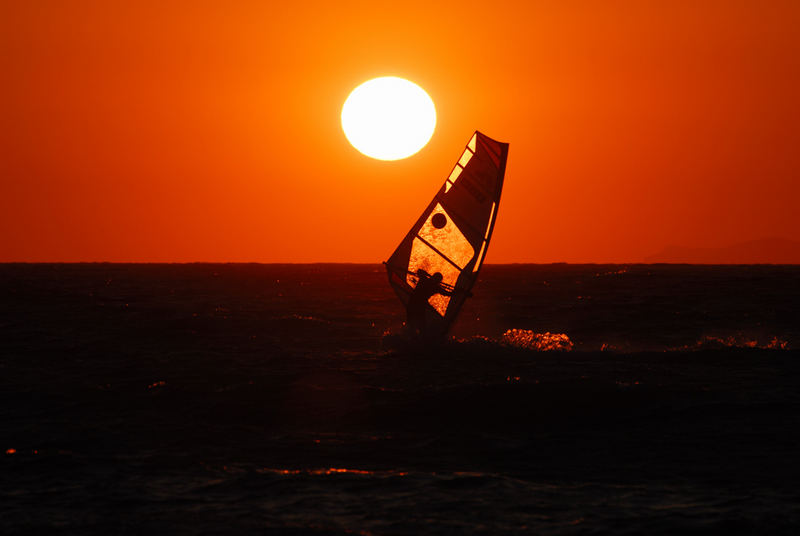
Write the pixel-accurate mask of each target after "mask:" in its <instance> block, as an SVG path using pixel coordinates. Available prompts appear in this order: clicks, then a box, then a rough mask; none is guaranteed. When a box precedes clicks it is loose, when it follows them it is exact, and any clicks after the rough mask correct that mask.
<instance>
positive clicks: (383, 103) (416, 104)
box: [342, 76, 436, 160]
mask: <svg viewBox="0 0 800 536" xmlns="http://www.w3.org/2000/svg"><path fill="white" fill-rule="evenodd" d="M435 127H436V108H435V107H434V105H433V100H431V98H430V97H429V96H428V94H427V93H426V92H425V90H424V89H422V88H421V87H419V86H418V85H417V84H415V83H413V82H410V81H408V80H405V79H403V78H398V77H395V76H384V77H381V78H374V79H372V80H369V81H367V82H364V83H363V84H361V85H360V86H358V87H357V88H355V89H354V90H353V91H352V93H350V96H349V97H347V100H346V101H345V103H344V106H343V107H342V129H343V130H344V135H345V136H346V137H347V140H348V141H349V142H350V143H351V144H352V145H353V147H355V148H356V149H358V150H359V151H360V152H361V153H363V154H365V155H367V156H369V157H372V158H376V159H378V160H399V159H401V158H407V157H409V156H411V155H413V154H414V153H416V152H417V151H419V150H420V149H422V148H423V147H425V145H426V144H427V143H428V141H429V140H430V139H431V136H433V130H434V128H435Z"/></svg>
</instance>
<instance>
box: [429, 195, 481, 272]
mask: <svg viewBox="0 0 800 536" xmlns="http://www.w3.org/2000/svg"><path fill="white" fill-rule="evenodd" d="M437 216H441V218H438V217H437ZM437 224H442V226H441V227H437ZM419 237H420V238H421V239H423V240H424V241H425V242H427V243H428V244H430V245H431V246H433V247H434V248H436V249H437V250H438V251H440V252H441V253H442V255H444V256H445V257H446V258H447V259H449V260H450V262H452V263H453V264H455V265H456V266H458V267H459V268H464V266H466V265H467V264H468V263H469V261H471V260H472V258H473V257H474V256H475V249H474V248H473V247H472V244H470V243H469V240H467V237H466V236H464V233H462V232H461V229H459V228H458V226H457V225H456V224H455V222H453V219H452V218H450V217H449V215H448V214H447V212H446V211H445V210H444V207H442V205H441V204H439V203H437V204H436V208H435V209H434V211H433V213H432V214H431V216H430V217H429V218H428V220H427V221H426V222H425V223H424V224H423V225H422V227H421V228H420V230H419Z"/></svg>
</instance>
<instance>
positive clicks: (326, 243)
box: [0, 1, 800, 263]
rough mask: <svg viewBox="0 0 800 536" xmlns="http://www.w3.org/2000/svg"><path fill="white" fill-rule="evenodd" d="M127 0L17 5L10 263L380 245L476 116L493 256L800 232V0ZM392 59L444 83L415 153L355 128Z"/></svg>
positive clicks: (8, 107) (10, 103)
mask: <svg viewBox="0 0 800 536" xmlns="http://www.w3.org/2000/svg"><path fill="white" fill-rule="evenodd" d="M120 4H122V3H118V2H108V1H99V2H79V1H74V2H55V1H53V2H3V3H2V5H1V6H0V76H2V81H1V82H2V84H1V85H0V95H2V101H1V102H0V110H1V111H2V115H0V117H1V118H2V124H3V127H2V129H0V181H2V183H1V184H2V195H1V196H0V261H104V260H106V261H144V262H149V261H153V262H159V261H175V262H183V261H232V262H238V261H257V262H311V261H332V262H380V261H382V260H385V259H386V258H388V256H389V255H390V254H391V252H392V251H393V250H394V248H395V247H396V246H397V244H398V243H399V242H400V240H401V238H402V237H403V235H404V234H405V233H406V231H407V230H408V228H409V227H410V226H411V224H412V223H413V222H414V221H415V219H416V218H417V217H418V216H419V214H420V213H421V211H422V210H423V208H424V207H425V206H426V205H427V203H428V202H429V201H430V199H431V198H432V196H433V194H434V193H435V192H436V191H437V189H438V188H439V187H440V186H441V183H442V181H443V180H444V178H445V177H446V175H447V174H448V173H449V171H450V169H451V168H452V166H453V164H454V163H455V161H456V160H457V158H458V156H459V154H460V152H461V150H462V147H463V145H464V144H465V143H466V141H467V140H468V138H469V136H470V135H471V133H472V131H473V130H475V129H478V130H481V131H482V132H484V133H486V134H487V135H489V136H492V137H494V138H496V139H498V140H500V141H504V142H508V143H510V144H511V147H510V152H509V161H508V168H507V173H506V186H505V191H504V194H503V198H502V202H501V205H500V211H499V216H498V221H497V226H496V228H495V232H494V239H493V243H492V247H491V248H490V249H489V253H488V255H487V262H490V263H491V262H493V263H498V262H558V261H565V262H606V261H616V262H629V261H640V260H642V258H644V257H645V256H647V255H650V254H652V253H654V252H657V251H659V250H661V249H662V248H663V247H664V246H666V245H668V244H680V245H684V246H689V247H710V246H721V245H728V244H731V243H734V242H738V241H744V240H752V239H757V238H761V237H766V236H781V237H785V238H789V239H793V240H800V215H798V214H800V211H798V210H797V209H796V208H795V206H796V204H797V201H798V199H800V150H799V148H800V98H799V97H798V96H800V37H798V33H797V31H798V30H797V29H798V28H800V3H798V2H793V1H788V2H779V1H770V2H758V1H753V2H735V1H722V2H703V1H686V2H681V1H675V2H663V3H661V4H662V5H661V7H660V8H658V9H656V8H655V7H654V6H655V4H656V3H652V2H585V3H584V2H564V1H553V2H533V1H531V2H480V3H478V2H474V3H472V2H463V1H462V2H453V3H452V4H451V5H449V6H446V5H445V3H444V2H431V1H426V2H419V3H415V2H411V3H409V2H371V3H367V2H352V3H342V2H307V3H298V5H299V6H300V7H291V6H292V5H293V4H292V3H290V2H283V3H272V2H251V3H246V2H218V3H216V4H212V3H206V2H186V3H184V4H182V5H181V4H180V3H178V2H164V3H161V2H153V3H150V2H129V3H127V2H126V3H125V4H127V7H120ZM144 4H147V7H143V5H144ZM162 4H168V7H164V5H162ZM231 5H235V6H236V7H231ZM276 6H283V7H276ZM382 75H395V76H401V77H404V78H408V79H410V80H412V81H414V82H416V83H418V84H419V85H421V86H422V87H423V88H425V89H426V91H428V93H429V94H430V95H431V97H432V98H433V100H434V102H435V103H436V107H437V112H438V124H437V130H436V132H435V133H434V135H433V138H432V140H431V142H430V143H429V144H428V146H426V147H425V148H424V149H423V150H422V151H421V152H419V153H418V154H416V155H415V156H412V157H411V158H409V159H406V160H401V161H396V162H381V161H376V160H372V159H369V158H367V157H365V156H363V155H361V154H360V153H358V152H357V151H356V150H355V149H353V148H352V147H351V146H350V145H349V144H348V143H347V140H346V139H345V137H344V135H343V133H342V131H341V127H340V123H339V114H340V111H341V106H342V103H343V102H344V99H345V98H346V97H347V95H348V94H349V92H350V91H351V90H352V89H353V88H354V87H355V86H357V85H358V84H360V83H361V82H363V81H365V80H367V79H370V78H373V77H376V76H382Z"/></svg>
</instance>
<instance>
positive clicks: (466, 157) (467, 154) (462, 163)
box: [458, 149, 472, 167]
mask: <svg viewBox="0 0 800 536" xmlns="http://www.w3.org/2000/svg"><path fill="white" fill-rule="evenodd" d="M470 158H472V151H470V150H469V149H464V154H462V155H461V160H459V161H458V165H460V166H461V167H467V162H469V160H470Z"/></svg>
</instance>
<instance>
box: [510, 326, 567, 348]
mask: <svg viewBox="0 0 800 536" xmlns="http://www.w3.org/2000/svg"><path fill="white" fill-rule="evenodd" d="M501 342H502V343H503V344H506V345H508V346H513V347H515V348H524V349H526V350H536V351H539V352H551V351H559V352H569V351H571V350H572V349H573V348H574V346H575V345H574V344H573V343H572V341H571V340H570V339H569V337H568V336H567V334H566V333H550V332H549V331H547V332H545V333H536V332H535V331H531V330H529V329H509V330H507V331H506V332H505V333H503V337H502V339H501Z"/></svg>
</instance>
